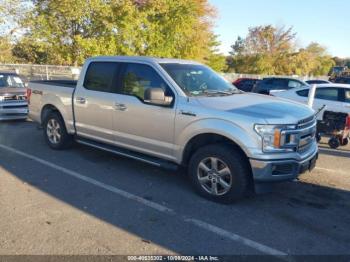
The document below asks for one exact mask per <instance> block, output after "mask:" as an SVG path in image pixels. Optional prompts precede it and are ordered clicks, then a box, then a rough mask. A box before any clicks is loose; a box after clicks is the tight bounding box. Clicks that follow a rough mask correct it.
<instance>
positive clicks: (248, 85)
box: [232, 78, 260, 92]
mask: <svg viewBox="0 0 350 262" xmlns="http://www.w3.org/2000/svg"><path fill="white" fill-rule="evenodd" d="M259 81H260V80H259V79H256V78H238V79H236V80H235V81H234V82H233V83H232V84H233V85H234V86H235V87H237V88H238V89H239V90H242V91H244V92H251V91H252V89H253V88H254V87H255V85H256V84H257V83H258V82H259Z"/></svg>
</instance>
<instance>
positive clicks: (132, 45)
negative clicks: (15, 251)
mask: <svg viewBox="0 0 350 262" xmlns="http://www.w3.org/2000/svg"><path fill="white" fill-rule="evenodd" d="M214 16H215V11H214V9H213V8H212V7H211V6H210V5H209V4H208V1H207V0H177V1H173V0H123V1H121V0H109V1H105V0H88V1H87V0H76V1H73V0H60V1H56V0H34V1H33V10H32V12H30V13H28V15H27V17H26V19H24V20H23V21H22V25H23V26H25V27H26V28H27V34H26V35H25V36H24V38H23V39H22V41H21V45H19V46H17V54H18V53H22V55H21V56H22V57H25V55H24V53H25V52H27V51H28V50H30V51H34V53H36V52H39V53H40V54H41V53H42V52H44V53H46V60H47V62H48V63H54V64H67V65H71V64H82V63H83V61H84V59H85V58H87V57H89V56H96V55H147V56H159V57H175V58H189V59H196V60H199V61H205V58H206V57H208V56H210V55H212V52H211V49H210V41H211V38H212V36H213V33H212V31H211V28H212V24H211V20H212V18H213V17H214ZM26 45H31V46H26ZM32 47H35V48H34V49H33V48H32ZM19 51H21V52H19ZM23 52H24V53H23ZM29 56H30V57H33V58H34V59H36V57H42V55H38V54H36V55H29ZM37 62H42V60H39V61H38V60H37Z"/></svg>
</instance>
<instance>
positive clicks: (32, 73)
mask: <svg viewBox="0 0 350 262" xmlns="http://www.w3.org/2000/svg"><path fill="white" fill-rule="evenodd" d="M80 70H81V68H80V67H72V66H55V65H30V64H0V72H2V71H7V72H8V71H11V72H16V73H17V74H19V75H21V76H22V77H23V79H24V80H25V81H31V80H54V79H67V80H76V79H78V77H79V73H80ZM222 75H223V76H224V77H225V78H226V79H227V80H229V81H231V82H233V81H234V80H236V79H237V78H242V77H247V78H257V79H262V78H264V77H266V76H267V75H251V74H236V73H223V74H222ZM278 77H291V76H278ZM292 77H294V78H297V79H300V80H303V81H305V80H309V79H314V77H308V76H292ZM317 79H324V80H327V79H328V77H327V76H322V77H317Z"/></svg>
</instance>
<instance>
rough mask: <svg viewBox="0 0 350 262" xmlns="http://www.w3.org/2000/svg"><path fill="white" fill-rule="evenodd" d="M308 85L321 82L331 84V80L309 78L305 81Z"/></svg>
mask: <svg viewBox="0 0 350 262" xmlns="http://www.w3.org/2000/svg"><path fill="white" fill-rule="evenodd" d="M305 83H306V84H308V85H320V84H330V83H331V82H329V81H327V80H320V79H313V80H307V81H305Z"/></svg>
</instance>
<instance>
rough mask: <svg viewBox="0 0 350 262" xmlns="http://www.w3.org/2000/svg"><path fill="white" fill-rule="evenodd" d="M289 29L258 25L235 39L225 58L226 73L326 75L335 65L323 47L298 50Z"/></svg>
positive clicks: (315, 44) (313, 46)
mask: <svg viewBox="0 0 350 262" xmlns="http://www.w3.org/2000/svg"><path fill="white" fill-rule="evenodd" d="M295 37H296V33H294V32H293V30H292V28H291V27H290V28H287V29H286V28H285V27H277V28H276V27H273V26H271V25H268V26H258V27H252V28H249V32H248V35H247V37H246V38H242V37H238V39H237V40H236V42H235V43H234V44H233V45H232V51H231V53H230V54H231V57H230V58H229V59H228V64H229V68H230V69H229V70H230V71H236V72H240V73H251V74H267V75H295V74H297V75H325V74H327V72H328V71H329V69H330V68H331V67H332V66H333V65H334V61H333V59H332V58H331V57H330V56H329V55H328V54H327V52H326V48H324V47H322V46H320V45H319V44H317V43H311V44H310V45H309V46H307V47H306V48H301V49H299V50H297V48H296V43H295Z"/></svg>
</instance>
